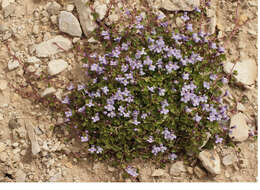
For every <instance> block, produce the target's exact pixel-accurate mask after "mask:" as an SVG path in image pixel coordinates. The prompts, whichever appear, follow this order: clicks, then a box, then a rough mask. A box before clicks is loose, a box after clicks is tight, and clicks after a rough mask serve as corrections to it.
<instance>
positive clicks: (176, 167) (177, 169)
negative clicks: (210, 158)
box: [170, 161, 186, 176]
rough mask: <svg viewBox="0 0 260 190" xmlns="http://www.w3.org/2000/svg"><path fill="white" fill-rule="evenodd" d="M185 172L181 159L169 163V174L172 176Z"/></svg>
mask: <svg viewBox="0 0 260 190" xmlns="http://www.w3.org/2000/svg"><path fill="white" fill-rule="evenodd" d="M184 172H186V168H185V166H184V164H183V161H178V162H176V163H174V164H172V165H171V168H170V174H171V175H173V176H180V175H181V173H184Z"/></svg>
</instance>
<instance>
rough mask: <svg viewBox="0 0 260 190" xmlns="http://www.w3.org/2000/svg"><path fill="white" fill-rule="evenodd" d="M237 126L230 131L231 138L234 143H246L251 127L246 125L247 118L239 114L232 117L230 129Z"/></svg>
mask: <svg viewBox="0 0 260 190" xmlns="http://www.w3.org/2000/svg"><path fill="white" fill-rule="evenodd" d="M233 126H235V128H233V129H230V130H231V133H230V134H229V137H230V138H232V139H233V141H238V142H242V141H245V140H246V139H247V138H248V136H249V130H250V129H249V127H248V126H247V124H246V120H245V116H244V114H242V113H237V114H236V115H234V116H232V117H231V121H230V128H231V127H233Z"/></svg>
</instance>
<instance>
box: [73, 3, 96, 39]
mask: <svg viewBox="0 0 260 190" xmlns="http://www.w3.org/2000/svg"><path fill="white" fill-rule="evenodd" d="M88 1H89V0H75V5H76V8H77V11H78V14H79V20H80V24H81V27H82V30H83V32H84V34H85V35H86V36H87V35H88V33H89V32H92V31H94V30H95V29H96V27H97V24H96V23H95V22H94V18H93V16H92V14H91V13H92V12H91V9H90V8H89V7H88V6H86V3H87V2H88Z"/></svg>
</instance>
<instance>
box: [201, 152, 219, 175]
mask: <svg viewBox="0 0 260 190" xmlns="http://www.w3.org/2000/svg"><path fill="white" fill-rule="evenodd" d="M198 158H199V159H200V161H201V162H202V165H203V166H204V167H205V169H206V170H208V171H209V172H210V173H211V174H213V175H217V174H220V173H221V166H220V158H219V156H218V154H217V153H216V152H215V151H214V150H204V151H202V152H200V153H199V157H198Z"/></svg>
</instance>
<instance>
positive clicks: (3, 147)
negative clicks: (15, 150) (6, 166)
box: [0, 142, 6, 153]
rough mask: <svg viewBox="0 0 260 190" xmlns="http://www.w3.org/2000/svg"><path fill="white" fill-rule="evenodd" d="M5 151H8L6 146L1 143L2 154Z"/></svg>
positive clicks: (0, 150)
mask: <svg viewBox="0 0 260 190" xmlns="http://www.w3.org/2000/svg"><path fill="white" fill-rule="evenodd" d="M5 149H6V144H4V143H2V142H0V153H1V152H4V151H5Z"/></svg>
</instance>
